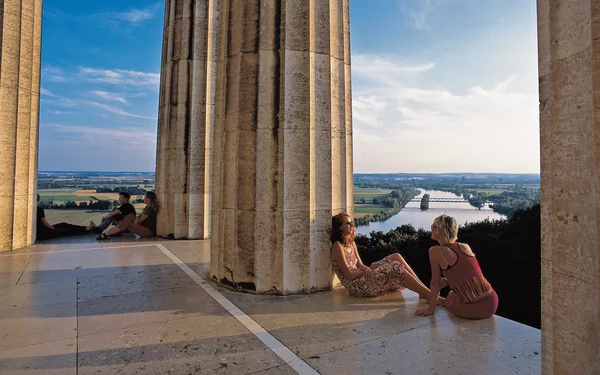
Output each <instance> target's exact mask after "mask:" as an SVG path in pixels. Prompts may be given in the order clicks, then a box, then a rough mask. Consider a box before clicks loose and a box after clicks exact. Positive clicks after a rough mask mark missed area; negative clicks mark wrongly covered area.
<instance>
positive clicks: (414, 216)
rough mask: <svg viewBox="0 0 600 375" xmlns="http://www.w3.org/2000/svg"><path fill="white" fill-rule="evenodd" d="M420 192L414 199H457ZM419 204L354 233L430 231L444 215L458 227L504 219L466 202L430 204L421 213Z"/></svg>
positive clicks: (436, 191)
mask: <svg viewBox="0 0 600 375" xmlns="http://www.w3.org/2000/svg"><path fill="white" fill-rule="evenodd" d="M419 190H421V194H419V195H418V196H417V197H416V198H419V199H420V198H422V197H423V195H424V194H429V195H430V199H431V198H458V196H456V195H455V194H453V193H447V192H444V191H439V190H423V189H419ZM420 207H421V203H420V202H409V203H408V204H407V205H406V207H404V208H403V209H402V211H400V212H399V213H397V214H396V215H394V216H392V217H391V218H389V219H387V220H386V221H384V222H372V223H369V224H367V225H364V226H360V227H358V228H356V232H357V233H359V234H365V235H368V234H369V233H370V232H372V231H382V232H384V233H386V232H389V231H390V230H392V229H396V227H399V226H401V225H404V224H412V226H413V227H415V228H417V229H419V228H423V229H426V230H430V227H431V223H433V219H435V218H436V217H438V216H440V215H441V214H444V213H445V214H446V215H450V216H452V217H454V218H455V219H456V221H457V222H458V225H463V224H464V223H465V222H470V223H472V222H475V221H482V220H485V219H490V220H492V219H506V216H504V215H501V214H499V213H496V212H494V211H492V209H491V208H489V207H488V205H487V203H486V205H485V206H484V207H483V208H482V209H481V210H479V209H477V208H475V207H473V206H471V205H470V204H469V203H468V202H464V203H456V202H430V203H429V210H427V211H421V208H420Z"/></svg>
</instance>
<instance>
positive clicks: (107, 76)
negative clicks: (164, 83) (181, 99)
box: [77, 67, 160, 89]
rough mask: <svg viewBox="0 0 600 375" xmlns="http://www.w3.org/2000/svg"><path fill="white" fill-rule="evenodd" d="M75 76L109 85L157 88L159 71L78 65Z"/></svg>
mask: <svg viewBox="0 0 600 375" xmlns="http://www.w3.org/2000/svg"><path fill="white" fill-rule="evenodd" d="M77 77H78V78H79V79H81V80H84V81H86V82H95V83H107V84H111V85H121V86H122V85H132V86H151V87H155V88H156V89H158V85H159V84H160V74H159V73H147V72H138V71H135V70H124V69H112V70H111V69H97V68H89V67H79V69H78V73H77Z"/></svg>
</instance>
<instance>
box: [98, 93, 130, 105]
mask: <svg viewBox="0 0 600 375" xmlns="http://www.w3.org/2000/svg"><path fill="white" fill-rule="evenodd" d="M90 94H91V95H93V96H95V97H97V98H100V99H103V100H106V101H116V102H121V103H123V104H129V102H128V101H127V100H125V98H124V97H123V96H122V95H120V94H117V93H114V92H106V91H99V90H95V91H90Z"/></svg>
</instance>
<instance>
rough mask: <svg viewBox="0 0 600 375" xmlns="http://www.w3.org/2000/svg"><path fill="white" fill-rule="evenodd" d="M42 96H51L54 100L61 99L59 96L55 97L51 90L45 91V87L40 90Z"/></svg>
mask: <svg viewBox="0 0 600 375" xmlns="http://www.w3.org/2000/svg"><path fill="white" fill-rule="evenodd" d="M40 95H44V96H49V97H52V98H58V97H59V96H58V95H54V94H53V93H52V92H50V90H47V89H45V88H43V87H42V88H41V89H40Z"/></svg>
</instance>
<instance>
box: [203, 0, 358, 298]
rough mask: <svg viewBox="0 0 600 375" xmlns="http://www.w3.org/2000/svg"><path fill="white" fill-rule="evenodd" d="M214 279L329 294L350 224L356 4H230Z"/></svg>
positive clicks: (248, 0) (223, 50)
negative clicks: (333, 238) (344, 226)
mask: <svg viewBox="0 0 600 375" xmlns="http://www.w3.org/2000/svg"><path fill="white" fill-rule="evenodd" d="M219 21H220V29H219V30H220V35H219V46H218V60H217V67H218V68H217V92H216V100H215V103H216V113H215V131H214V159H213V161H214V173H213V179H212V192H213V197H212V198H213V201H212V203H213V206H212V228H211V269H210V273H211V277H212V278H213V279H215V280H217V281H218V282H220V283H223V284H228V285H232V286H234V287H236V288H240V289H245V290H250V291H256V292H257V293H276V294H288V293H309V292H312V291H318V290H324V289H328V288H330V287H331V282H332V272H331V265H330V263H329V249H330V243H329V238H328V231H329V227H330V225H331V216H332V214H334V213H337V212H339V211H347V212H350V214H352V207H353V206H352V204H353V200H352V197H353V191H352V186H353V184H352V118H351V86H350V40H349V15H348V0H331V1H320V0H287V1H282V0H273V1H259V0H245V1H241V0H222V1H221V8H220V16H219Z"/></svg>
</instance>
